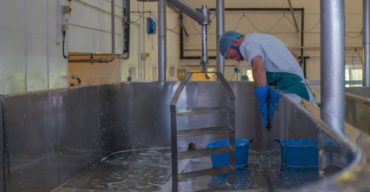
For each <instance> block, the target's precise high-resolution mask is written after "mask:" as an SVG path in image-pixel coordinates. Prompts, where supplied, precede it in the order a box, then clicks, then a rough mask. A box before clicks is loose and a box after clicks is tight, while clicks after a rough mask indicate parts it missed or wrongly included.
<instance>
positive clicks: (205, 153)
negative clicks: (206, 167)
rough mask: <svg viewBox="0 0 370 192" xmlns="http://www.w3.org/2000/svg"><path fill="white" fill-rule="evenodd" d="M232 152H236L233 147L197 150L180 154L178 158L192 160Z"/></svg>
mask: <svg viewBox="0 0 370 192" xmlns="http://www.w3.org/2000/svg"><path fill="white" fill-rule="evenodd" d="M231 152H234V150H233V149H232V148H231V147H220V148H209V149H197V150H190V151H185V152H179V153H178V158H179V160H182V159H191V158H199V157H206V156H210V155H213V154H218V153H231Z"/></svg>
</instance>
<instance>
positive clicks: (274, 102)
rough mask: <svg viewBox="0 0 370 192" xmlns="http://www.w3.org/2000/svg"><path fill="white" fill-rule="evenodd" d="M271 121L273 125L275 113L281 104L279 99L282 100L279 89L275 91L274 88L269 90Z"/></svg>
mask: <svg viewBox="0 0 370 192" xmlns="http://www.w3.org/2000/svg"><path fill="white" fill-rule="evenodd" d="M268 100H269V108H268V110H269V123H270V126H272V123H273V120H274V113H275V111H276V109H277V108H278V105H279V100H280V95H279V93H278V92H277V91H275V90H274V89H272V88H270V91H269V98H268Z"/></svg>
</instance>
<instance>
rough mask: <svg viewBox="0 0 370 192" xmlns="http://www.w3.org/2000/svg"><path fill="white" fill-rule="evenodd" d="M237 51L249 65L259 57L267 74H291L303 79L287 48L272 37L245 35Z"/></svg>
mask: <svg viewBox="0 0 370 192" xmlns="http://www.w3.org/2000/svg"><path fill="white" fill-rule="evenodd" d="M239 49H240V52H241V54H242V56H243V57H244V58H245V59H246V60H247V62H248V64H249V65H251V63H252V60H253V58H254V57H256V56H261V57H262V60H263V63H264V65H265V70H266V71H267V72H287V73H293V74H296V75H298V76H300V77H301V78H302V79H304V76H303V71H302V69H301V67H300V66H299V63H298V61H297V60H296V58H295V57H294V56H293V55H292V53H291V52H290V51H289V49H288V46H287V45H286V44H285V43H284V42H282V41H281V40H280V39H278V38H276V37H274V36H272V35H269V34H260V33H252V34H249V35H246V36H245V38H244V41H243V42H242V44H241V45H240V48H239Z"/></svg>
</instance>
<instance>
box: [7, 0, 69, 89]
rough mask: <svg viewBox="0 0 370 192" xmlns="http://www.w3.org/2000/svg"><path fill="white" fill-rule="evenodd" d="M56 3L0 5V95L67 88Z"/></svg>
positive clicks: (16, 0) (21, 0)
mask: <svg viewBox="0 0 370 192" xmlns="http://www.w3.org/2000/svg"><path fill="white" fill-rule="evenodd" d="M63 2H65V1H64V0H63V1H60V3H63ZM57 3H58V1H49V0H2V1H1V6H0V69H1V70H0V82H1V86H0V94H9V93H19V92H25V91H34V90H43V89H48V88H58V87H65V86H66V82H67V81H66V73H67V68H66V67H67V62H66V60H64V59H63V57H62V49H61V46H60V45H57V43H56V41H57V32H56V21H57V15H56V12H57Z"/></svg>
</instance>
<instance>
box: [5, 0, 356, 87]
mask: <svg viewBox="0 0 370 192" xmlns="http://www.w3.org/2000/svg"><path fill="white" fill-rule="evenodd" d="M58 2H59V4H66V3H67V0H2V1H1V6H0V69H1V70H0V82H1V84H2V86H0V94H9V93H19V92H24V91H33V90H44V89H49V88H59V87H66V86H67V71H68V69H67V68H68V67H67V61H66V60H64V59H63V57H62V48H61V45H60V43H61V34H60V32H59V33H57V31H60V29H59V28H57V26H56V25H57V24H58V22H59V21H60V17H59V16H58V12H60V9H59V8H60V7H57V6H58ZM81 2H83V3H88V4H90V5H92V6H95V7H99V8H101V9H103V10H105V11H99V10H97V9H95V8H92V7H91V6H86V5H83V4H81V3H80V2H77V1H76V0H72V2H71V5H72V14H71V18H70V25H69V31H68V35H67V48H68V51H71V52H100V53H101V52H104V53H110V52H111V40H110V38H111V37H110V33H109V32H110V30H111V29H110V28H111V26H110V25H111V24H110V15H109V14H107V12H110V3H109V2H110V0H82V1H81ZM188 2H189V3H190V4H191V5H192V6H193V7H194V8H199V7H200V6H201V4H202V3H203V2H206V3H207V4H208V7H210V8H214V7H215V1H213V0H212V1H198V0H188ZM319 2H320V1H319V0H309V1H307V0H295V1H292V3H293V6H294V7H297V8H300V7H304V8H305V46H306V47H308V49H307V50H306V51H305V53H306V56H310V57H312V58H314V59H310V60H308V65H307V69H308V76H307V77H308V79H314V80H319V78H320V73H319V71H320V60H319V57H320V53H319V46H320V26H319V18H320V16H319V15H320V14H319V12H320V8H319ZM225 3H226V7H229V8H232V7H285V8H286V7H288V3H287V1H286V0H255V1H240V0H225ZM345 3H346V46H347V47H362V35H361V33H360V32H361V30H362V0H346V1H345ZM130 4H131V11H132V13H131V28H130V32H131V34H130V56H129V59H127V60H123V61H122V78H123V80H125V79H126V78H127V76H128V75H129V74H128V73H129V71H130V70H132V71H133V72H134V73H133V74H132V75H133V77H132V78H133V80H157V76H158V57H157V53H158V49H157V45H158V40H157V38H158V37H157V34H155V35H147V34H146V17H148V16H149V15H151V16H153V17H154V18H157V2H145V3H143V2H137V1H136V0H131V1H130ZM120 7H122V1H121V0H116V53H120V52H121V50H122V33H121V32H122V30H121V23H120V22H121V21H120V16H122V15H121V14H122V13H121V10H120V9H121V8H120ZM280 16H281V15H280ZM280 16H279V15H277V16H274V17H268V16H267V17H266V15H265V16H264V17H262V19H259V20H256V23H255V25H257V26H258V28H261V29H269V28H270V27H271V26H272V25H273V24H274V23H276V19H278V18H280ZM285 16H286V17H287V18H290V19H291V15H290V14H286V15H285ZM236 17H237V16H236ZM255 17H258V16H255ZM211 18H212V17H211ZM298 18H299V16H298ZM230 20H231V21H230ZM215 22H216V21H215V19H214V16H213V21H212V25H211V27H210V30H209V33H210V35H215V33H216V31H215V27H214V26H215ZM242 22H243V25H245V26H249V27H245V26H244V27H245V29H246V32H253V27H251V24H250V23H248V21H247V20H244V19H243V21H242ZM233 23H234V24H235V23H236V21H232V19H228V20H226V26H229V28H230V29H232V25H233ZM186 27H187V29H189V30H194V26H193V25H192V24H191V23H188V26H186ZM94 29H95V30H94ZM167 29H168V30H167V67H168V69H167V80H175V79H176V74H172V75H173V76H170V74H169V72H170V68H171V67H173V68H172V69H176V68H184V67H186V66H188V65H199V61H189V60H183V61H180V60H179V54H180V53H179V34H178V33H179V30H180V27H179V24H178V14H177V13H176V12H175V11H174V10H172V9H170V8H168V7H167ZM198 29H200V28H198ZM284 29H286V30H285V31H283V30H284ZM292 29H294V28H293V27H292V24H291V23H290V22H288V20H286V19H285V18H284V19H283V20H282V21H281V22H280V23H279V26H277V28H276V30H280V31H275V32H279V37H281V38H282V39H283V40H284V41H286V42H288V43H289V45H290V46H293V47H294V46H298V45H299V41H298V39H299V38H298V37H297V34H295V33H294V32H292ZM247 30H248V31H247ZM273 32H274V31H273ZM208 40H209V48H210V49H211V50H212V49H213V50H215V49H216V47H215V45H216V40H215V38H209V39H208ZM189 42H190V43H189ZM188 45H189V46H188V48H189V47H190V48H196V49H197V48H198V49H200V46H199V45H200V40H199V41H198V40H195V41H190V40H189V41H188ZM198 46H199V47H198ZM196 54H198V53H196ZM346 54H347V57H348V61H351V58H353V57H357V58H356V59H358V56H356V55H357V53H356V52H355V50H354V49H351V48H349V49H348V51H347V52H346ZM143 56H144V57H143ZM210 64H211V65H212V64H213V65H214V64H215V61H213V60H211V61H210ZM234 65H240V66H245V64H244V63H235V62H227V66H228V67H227V68H226V73H227V79H231V77H232V75H233V66H234ZM175 71H176V70H175Z"/></svg>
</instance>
